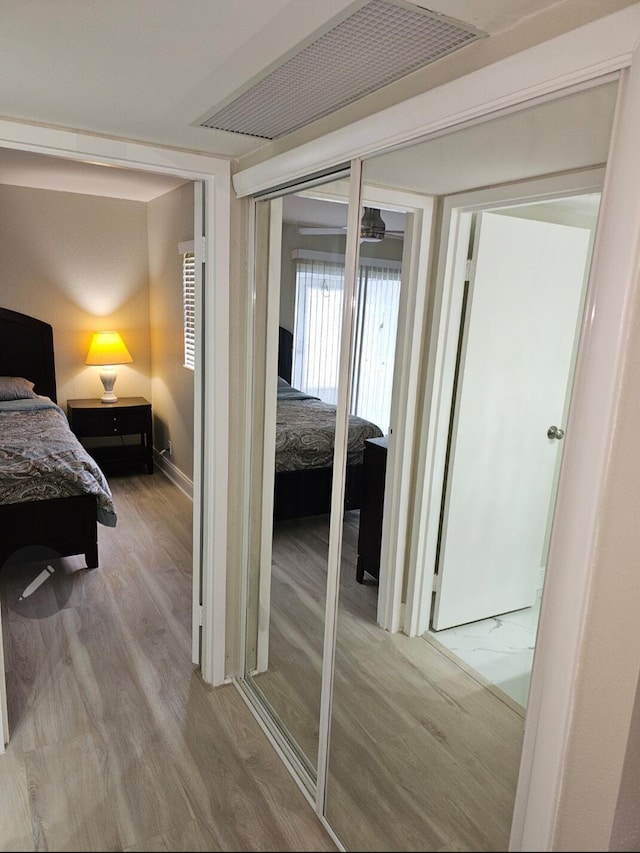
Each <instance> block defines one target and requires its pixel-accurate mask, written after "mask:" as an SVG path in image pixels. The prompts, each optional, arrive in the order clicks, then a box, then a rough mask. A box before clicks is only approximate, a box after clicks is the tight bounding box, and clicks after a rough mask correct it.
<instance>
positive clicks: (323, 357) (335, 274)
mask: <svg viewBox="0 0 640 853" xmlns="http://www.w3.org/2000/svg"><path fill="white" fill-rule="evenodd" d="M312 255H313V257H312ZM343 286H344V259H342V258H339V257H338V256H331V255H323V253H321V252H315V253H312V252H303V251H298V252H296V308H295V328H294V333H293V335H294V347H293V371H292V384H293V385H294V386H295V387H296V388H299V389H300V390H301V391H304V392H305V393H306V394H311V395H313V396H315V397H320V399H321V400H324V401H325V402H326V403H331V404H333V405H335V404H336V403H337V400H338V369H339V345H340V328H341V314H342V296H343ZM399 304H400V263H399V262H397V261H384V260H374V259H369V258H367V259H363V258H361V264H360V269H359V275H358V282H357V288H356V307H355V328H356V335H355V349H354V359H353V373H352V377H351V406H350V411H351V414H352V415H359V416H360V417H363V418H366V419H367V420H370V421H373V423H375V424H377V425H378V426H379V427H380V428H381V429H382V430H383V431H384V432H387V430H388V428H389V421H390V413H391V390H392V386H393V365H394V357H395V346H396V332H397V325H398V310H399Z"/></svg>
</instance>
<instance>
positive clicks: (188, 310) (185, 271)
mask: <svg viewBox="0 0 640 853" xmlns="http://www.w3.org/2000/svg"><path fill="white" fill-rule="evenodd" d="M182 300H183V307H184V366H185V367H189V368H190V369H191V370H194V369H195V366H196V263H195V254H194V253H193V252H185V253H184V255H183V256H182Z"/></svg>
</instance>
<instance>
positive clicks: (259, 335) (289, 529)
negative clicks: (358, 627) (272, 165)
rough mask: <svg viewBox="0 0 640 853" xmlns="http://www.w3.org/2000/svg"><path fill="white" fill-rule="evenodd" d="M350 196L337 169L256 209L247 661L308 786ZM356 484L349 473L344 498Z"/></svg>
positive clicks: (314, 759) (319, 670)
mask: <svg viewBox="0 0 640 853" xmlns="http://www.w3.org/2000/svg"><path fill="white" fill-rule="evenodd" d="M348 202H349V180H348V178H346V177H341V178H340V180H339V181H334V182H332V183H330V184H325V185H322V186H320V187H314V188H307V189H306V190H304V191H300V192H297V193H288V194H286V195H284V196H280V197H276V198H271V199H268V200H262V201H258V202H257V203H256V214H255V233H256V277H255V293H254V304H255V313H254V329H253V346H254V353H253V376H252V380H253V389H254V397H253V424H254V434H253V436H252V441H251V449H250V453H251V466H252V467H251V488H250V500H251V507H250V528H249V529H250V555H249V572H248V583H247V594H248V607H247V621H246V626H247V627H246V655H245V658H246V659H245V665H246V673H247V683H248V685H249V686H250V689H251V690H252V692H253V695H254V696H255V697H256V699H257V701H258V702H259V703H260V705H261V707H262V708H263V709H264V710H265V711H266V714H267V717H268V720H269V721H270V722H271V723H275V725H276V727H277V735H278V736H279V737H280V739H281V740H282V741H283V742H284V743H285V748H286V747H287V746H288V747H289V751H290V753H291V760H292V761H293V762H294V764H295V765H296V766H297V767H298V769H299V772H300V773H301V776H302V777H303V778H304V779H305V780H306V782H307V784H308V786H309V788H310V789H311V790H312V789H313V788H314V786H315V780H316V777H317V770H318V743H319V731H320V707H321V689H322V677H323V662H324V656H323V648H324V642H325V609H326V600H327V572H328V551H329V536H330V522H331V514H330V508H331V498H332V486H333V481H334V476H333V454H334V445H335V435H336V413H337V404H338V390H339V389H338V380H339V372H340V349H341V339H342V314H343V307H344V289H345V253H346V242H347V218H348V209H349V204H348ZM363 394H364V391H363ZM358 488H359V484H358V483H356V482H352V481H351V479H348V480H347V483H346V487H345V505H346V506H347V507H348V506H349V505H350V503H351V502H352V501H355V500H357V497H356V491H357V489H358ZM334 571H335V568H334Z"/></svg>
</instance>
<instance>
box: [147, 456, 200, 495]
mask: <svg viewBox="0 0 640 853" xmlns="http://www.w3.org/2000/svg"><path fill="white" fill-rule="evenodd" d="M153 464H154V465H157V467H158V468H159V469H160V471H162V473H163V474H164V475H165V477H167V479H169V480H171V482H172V483H174V484H175V485H176V486H177V487H178V488H179V489H180V491H181V492H184V494H185V495H186V496H187V497H188V498H189V499H190V500H193V480H190V479H189V478H188V477H187V476H186V475H185V474H183V473H182V471H181V470H180V469H179V468H176V466H175V465H174V464H173V462H171V461H170V460H169V459H167V457H166V455H163V456H161V455H160V454H159V453H158V451H157V450H154V451H153Z"/></svg>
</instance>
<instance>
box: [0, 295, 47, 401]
mask: <svg viewBox="0 0 640 853" xmlns="http://www.w3.org/2000/svg"><path fill="white" fill-rule="evenodd" d="M0 376H23V377H24V378H25V379H29V380H30V381H31V382H33V383H34V386H35V387H34V389H33V390H34V391H35V392H36V394H43V395H44V396H45V397H51V399H52V400H53V402H54V403H56V402H57V398H56V366H55V360H54V355H53V329H52V328H51V326H50V325H49V324H48V323H44V322H43V321H42V320H36V318H35V317H27V315H26V314H19V313H18V312H17V311H9V310H8V309H7V308H0Z"/></svg>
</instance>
